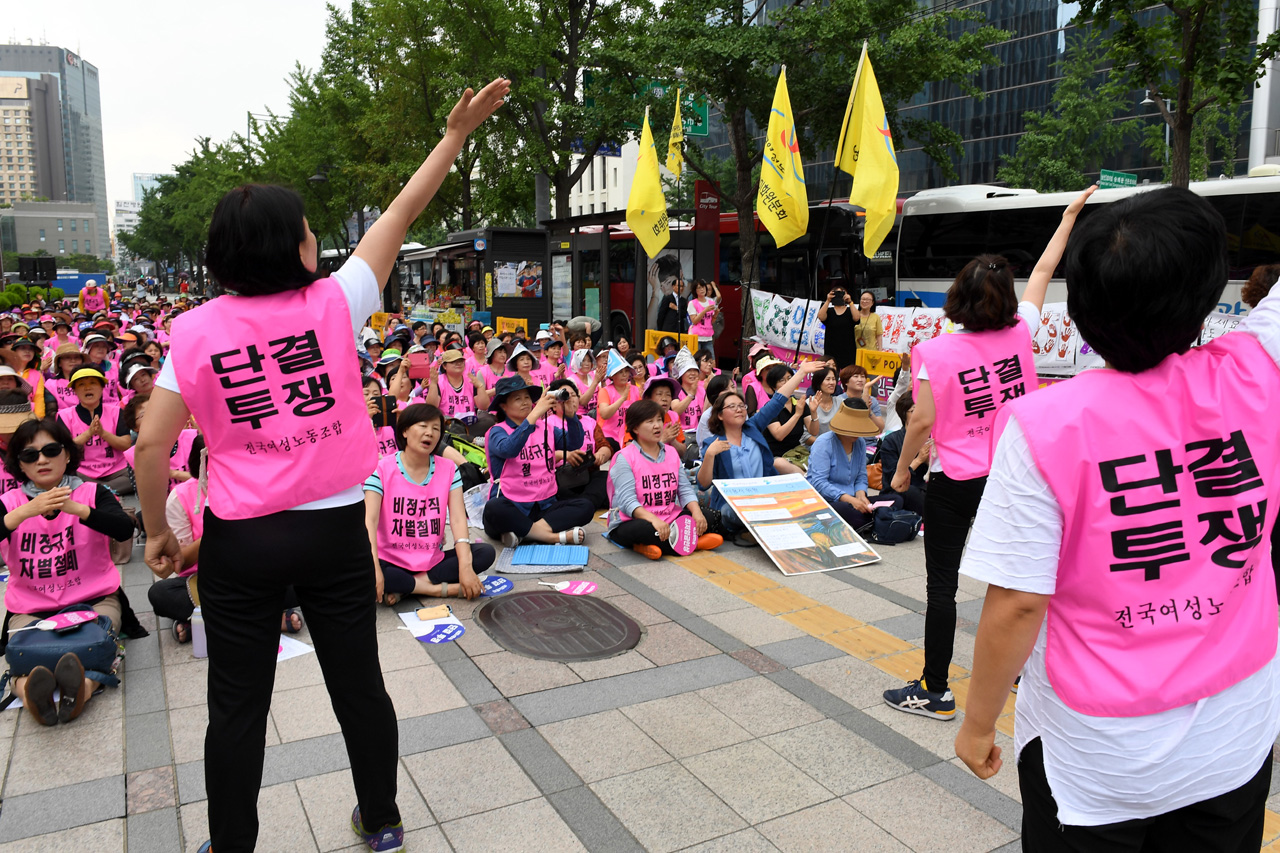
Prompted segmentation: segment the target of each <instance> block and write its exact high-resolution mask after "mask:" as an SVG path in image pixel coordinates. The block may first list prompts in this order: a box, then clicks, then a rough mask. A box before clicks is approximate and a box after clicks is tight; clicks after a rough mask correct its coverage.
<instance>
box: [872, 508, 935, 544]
mask: <svg viewBox="0 0 1280 853" xmlns="http://www.w3.org/2000/svg"><path fill="white" fill-rule="evenodd" d="M923 523H924V519H922V518H921V517H920V516H919V515H918V514H917V513H914V512H908V511H907V510H905V509H889V508H887V507H881V508H880V509H878V510H876V512H875V516H874V517H873V519H872V521H871V533H872V537H873V539H874V541H875V542H876V543H877V544H879V545H898V544H900V543H902V542H910V541H911V540H912V539H915V538H916V535H917V534H918V533H919V532H920V525H921V524H923Z"/></svg>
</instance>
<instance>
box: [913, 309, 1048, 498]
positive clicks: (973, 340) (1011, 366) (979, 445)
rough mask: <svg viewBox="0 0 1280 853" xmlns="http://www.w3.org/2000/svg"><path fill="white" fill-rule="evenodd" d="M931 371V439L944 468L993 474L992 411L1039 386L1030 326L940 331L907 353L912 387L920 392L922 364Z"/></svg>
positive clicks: (955, 473) (968, 476)
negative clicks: (933, 417) (944, 333)
mask: <svg viewBox="0 0 1280 853" xmlns="http://www.w3.org/2000/svg"><path fill="white" fill-rule="evenodd" d="M921 366H926V367H927V368H928V372H929V388H930V390H932V391H933V402H934V408H935V409H936V411H937V419H936V420H935V421H934V424H933V443H934V446H935V447H937V449H938V459H939V460H940V461H941V462H942V470H943V472H944V473H945V474H946V475H947V476H948V477H950V478H951V479H953V480H972V479H976V478H978V477H985V476H987V474H989V473H991V449H992V447H993V446H994V442H993V441H992V435H993V433H992V429H993V428H994V427H995V423H996V413H997V412H999V411H1000V408H1001V407H1002V406H1003V405H1004V404H1005V403H1008V402H1009V401H1011V400H1016V399H1018V398H1019V397H1022V396H1024V395H1026V394H1029V393H1031V392H1032V391H1034V390H1036V389H1037V388H1038V387H1039V381H1038V379H1037V378H1036V366H1035V355H1034V354H1033V353H1032V352H1031V331H1030V330H1029V329H1028V328H1027V324H1026V323H1024V322H1023V321H1022V320H1021V319H1020V320H1018V323H1017V325H1016V326H1011V327H1009V328H1007V329H1000V330H998V331H990V332H966V333H952V334H949V335H939V336H938V337H936V338H933V339H932V340H928V341H921V342H920V343H918V344H916V346H915V349H913V350H912V352H911V370H912V375H911V391H912V393H913V394H915V395H917V397H918V395H919V391H920V380H919V378H918V377H919V374H920V368H921Z"/></svg>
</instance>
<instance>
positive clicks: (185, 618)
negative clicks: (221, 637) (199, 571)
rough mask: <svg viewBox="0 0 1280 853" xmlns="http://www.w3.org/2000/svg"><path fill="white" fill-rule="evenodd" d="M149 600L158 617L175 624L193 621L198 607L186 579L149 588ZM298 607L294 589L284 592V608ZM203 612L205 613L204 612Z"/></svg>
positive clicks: (158, 583)
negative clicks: (192, 616)
mask: <svg viewBox="0 0 1280 853" xmlns="http://www.w3.org/2000/svg"><path fill="white" fill-rule="evenodd" d="M147 600H148V601H150V602H151V609H152V610H154V611H155V612H156V615H157V616H163V617H164V618H166V619H172V620H173V621H174V622H189V621H191V613H192V612H193V611H194V610H195V609H196V606H195V605H194V604H192V603H191V594H190V593H189V592H187V579H186V578H177V577H175V578H165V579H164V580H159V581H156V582H155V583H153V584H152V585H151V586H149V587H147ZM297 606H298V594H297V593H296V592H294V591H293V587H288V588H287V589H285V592H284V607H285V610H288V609H289V608H291V607H297ZM202 612H203V611H202Z"/></svg>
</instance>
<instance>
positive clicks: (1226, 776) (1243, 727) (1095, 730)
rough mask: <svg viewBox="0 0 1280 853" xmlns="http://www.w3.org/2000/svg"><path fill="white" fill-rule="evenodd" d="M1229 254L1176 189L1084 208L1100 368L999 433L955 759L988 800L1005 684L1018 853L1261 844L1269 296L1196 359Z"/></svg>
mask: <svg viewBox="0 0 1280 853" xmlns="http://www.w3.org/2000/svg"><path fill="white" fill-rule="evenodd" d="M1227 234H1228V232H1227V229H1226V227H1225V223H1224V221H1223V218H1222V215H1221V214H1220V213H1218V212H1217V210H1216V208H1215V207H1213V206H1212V205H1210V204H1209V202H1208V201H1207V200H1206V199H1204V198H1202V197H1200V196H1198V195H1195V194H1194V193H1191V192H1189V191H1188V190H1185V189H1177V188H1168V189H1157V190H1152V191H1151V192H1144V193H1139V194H1137V195H1134V196H1131V197H1129V198H1127V199H1124V200H1123V201H1117V202H1114V203H1111V204H1106V205H1098V206H1097V207H1096V208H1094V209H1092V210H1090V215H1089V216H1088V217H1087V218H1086V219H1085V220H1084V222H1082V223H1081V225H1080V226H1079V228H1078V229H1077V230H1076V233H1075V234H1073V235H1072V236H1071V241H1070V244H1069V246H1068V248H1067V252H1066V259H1065V263H1064V266H1063V268H1064V271H1065V277H1066V282H1067V309H1068V311H1069V312H1070V316H1071V320H1072V322H1074V323H1075V324H1076V326H1077V328H1078V329H1079V331H1080V335H1081V337H1082V338H1083V340H1084V341H1085V342H1086V343H1088V345H1089V347H1090V348H1091V349H1093V350H1094V351H1095V352H1096V353H1097V354H1098V355H1099V356H1101V357H1102V358H1103V359H1105V362H1106V367H1105V368H1104V369H1097V370H1090V371H1086V372H1085V373H1082V374H1081V375H1079V376H1076V377H1075V378H1073V379H1071V380H1070V381H1068V382H1062V383H1059V384H1057V385H1053V386H1051V387H1049V388H1047V389H1045V390H1043V391H1040V392H1038V393H1036V394H1032V395H1030V396H1028V397H1027V398H1025V399H1020V400H1017V401H1015V402H1013V403H1011V404H1010V405H1009V407H1008V408H1007V409H1006V410H1005V411H1004V412H1002V413H1001V419H1000V423H999V425H998V426H999V428H998V430H997V432H998V441H997V445H996V450H995V454H994V460H993V463H992V469H991V475H990V480H989V483H988V485H987V490H986V494H985V495H984V496H983V500H982V505H981V507H980V508H979V510H978V517H977V519H976V521H975V522H974V528H973V535H972V537H971V539H970V542H969V549H968V551H967V553H966V555H965V559H964V565H963V571H964V573H965V574H966V575H969V576H970V577H973V578H976V579H977V580H980V581H983V582H986V583H987V584H988V585H989V586H988V587H987V595H986V602H985V604H984V607H983V610H982V620H981V622H980V624H979V626H978V636H977V642H976V646H975V652H974V665H973V677H972V680H971V685H970V687H969V691H968V701H967V706H966V708H965V712H966V713H965V720H964V725H963V726H962V727H961V730H960V733H959V735H958V737H957V738H956V754H957V755H958V756H960V758H961V759H962V760H963V761H964V762H965V763H966V764H967V765H968V766H969V767H970V769H972V770H973V771H974V772H975V773H976V774H977V775H978V776H979V777H981V778H988V777H990V776H991V775H993V774H994V773H996V772H998V771H999V770H1000V768H1001V764H1002V760H1001V749H1000V747H998V746H996V745H995V723H996V719H997V717H998V715H999V714H1001V713H1002V712H1003V706H1004V703H1005V701H1006V699H1007V698H1008V695H1009V689H1010V686H1011V685H1012V684H1013V682H1014V678H1015V677H1016V676H1017V675H1018V673H1019V672H1021V673H1022V681H1021V684H1020V687H1019V690H1018V700H1017V709H1016V711H1015V714H1016V716H1015V722H1014V739H1013V747H1014V753H1015V759H1016V761H1017V765H1018V780H1019V787H1020V788H1021V792H1022V802H1023V825H1022V831H1023V835H1022V838H1023V844H1024V846H1025V849H1028V850H1037V851H1039V850H1044V851H1050V853H1053V851H1059V850H1090V851H1093V850H1162V851H1163V850H1196V851H1233V853H1234V851H1246V850H1247V851H1253V850H1257V849H1258V847H1259V846H1260V845H1261V844H1262V842H1263V831H1264V830H1263V826H1264V823H1265V822H1266V821H1267V816H1268V815H1267V811H1266V803H1267V797H1268V795H1269V787H1270V780H1271V774H1272V765H1273V759H1272V750H1273V745H1274V743H1275V739H1276V736H1277V735H1280V659H1278V656H1277V654H1276V649H1277V620H1276V595H1275V588H1274V583H1275V579H1274V575H1273V573H1272V565H1271V563H1272V560H1273V559H1274V558H1275V555H1274V554H1273V553H1271V551H1270V549H1269V548H1268V543H1267V538H1268V536H1269V535H1270V533H1271V530H1272V527H1273V525H1274V524H1275V511H1274V509H1273V508H1274V507H1275V506H1276V505H1277V504H1280V475H1278V473H1277V472H1280V433H1278V432H1277V431H1276V429H1275V421H1276V411H1277V410H1276V401H1277V400H1280V294H1275V293H1273V294H1272V295H1270V296H1268V297H1267V298H1266V299H1264V300H1262V301H1261V302H1260V303H1259V304H1258V307H1257V308H1255V309H1254V310H1253V311H1252V312H1250V314H1249V315H1248V316H1247V317H1245V318H1244V319H1243V320H1242V321H1241V323H1240V325H1239V326H1238V327H1237V329H1236V331H1235V332H1232V333H1230V334H1226V335H1223V336H1221V337H1218V338H1216V339H1214V340H1213V341H1212V342H1210V343H1208V344H1206V345H1204V346H1201V347H1195V348H1193V347H1194V345H1195V344H1196V342H1197V340H1198V339H1199V337H1200V333H1201V328H1202V325H1203V322H1204V318H1205V317H1206V316H1209V315H1211V312H1213V311H1214V310H1215V309H1216V308H1217V304H1218V302H1219V301H1220V299H1221V296H1222V292H1223V288H1224V286H1225V285H1226V283H1227V278H1228V262H1227V251H1228V248H1227V247H1228V237H1227ZM1133 306H1141V307H1142V311H1143V313H1144V316H1143V320H1142V321H1141V322H1135V320H1134V317H1133V314H1132V311H1133V310H1134V308H1133ZM917 411H918V409H917ZM933 488H934V486H933V484H930V486H929V489H930V491H932V490H933ZM931 532H932V531H930V534H931Z"/></svg>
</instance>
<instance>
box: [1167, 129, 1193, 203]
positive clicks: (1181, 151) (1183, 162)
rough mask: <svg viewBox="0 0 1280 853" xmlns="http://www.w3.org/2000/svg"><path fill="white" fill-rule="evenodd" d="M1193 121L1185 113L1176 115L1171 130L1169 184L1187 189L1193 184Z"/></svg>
mask: <svg viewBox="0 0 1280 853" xmlns="http://www.w3.org/2000/svg"><path fill="white" fill-rule="evenodd" d="M1192 124H1193V120H1192V117H1191V116H1188V115H1187V114H1186V112H1185V111H1179V112H1177V113H1174V122H1173V127H1171V128H1170V129H1169V137H1170V139H1169V141H1170V145H1171V146H1172V148H1173V150H1172V151H1170V152H1169V183H1170V184H1171V185H1172V186H1175V187H1182V188H1183V189H1186V187H1187V185H1188V184H1190V183H1191V127H1192Z"/></svg>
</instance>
